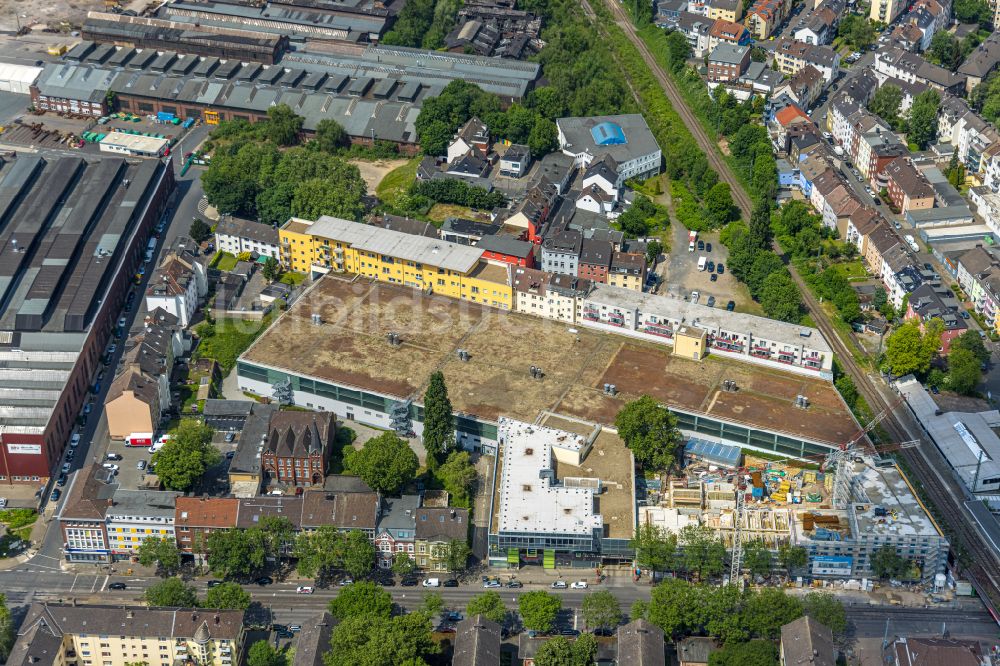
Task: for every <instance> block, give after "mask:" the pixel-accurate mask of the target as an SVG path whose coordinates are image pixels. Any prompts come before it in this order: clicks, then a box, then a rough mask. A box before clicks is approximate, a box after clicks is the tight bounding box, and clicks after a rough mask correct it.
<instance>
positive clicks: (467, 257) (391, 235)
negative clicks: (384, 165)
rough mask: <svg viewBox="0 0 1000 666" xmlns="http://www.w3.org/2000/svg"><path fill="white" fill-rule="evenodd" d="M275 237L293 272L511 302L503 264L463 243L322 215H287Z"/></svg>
mask: <svg viewBox="0 0 1000 666" xmlns="http://www.w3.org/2000/svg"><path fill="white" fill-rule="evenodd" d="M278 236H279V239H280V244H281V259H282V262H283V263H284V264H285V265H286V266H288V267H289V268H290V269H292V270H293V271H297V272H300V273H310V272H311V273H314V274H317V273H318V274H323V273H328V272H330V271H335V272H342V273H355V274H357V275H361V276H364V277H368V278H371V279H374V280H378V281H380V282H389V283H392V284H401V285H404V286H407V287H412V288H414V289H420V290H422V291H425V292H426V293H428V294H431V293H434V294H442V295H444V296H450V297H452V298H458V299H462V300H466V301H471V302H473V303H480V304H482V305H489V306H492V307H495V308H500V309H503V310H511V309H513V306H514V294H513V289H512V288H511V286H510V284H509V283H508V279H507V277H508V276H507V269H506V265H501V264H499V263H493V262H490V261H487V260H485V259H483V251H482V250H479V249H476V248H475V247H472V246H469V245H460V244H458V243H451V242H448V241H444V240H440V239H437V238H427V237H425V236H415V235H412V234H405V233H402V232H399V231H393V230H391V229H383V228H381V227H375V226H372V225H368V224H361V223H359V222H352V221H350V220H342V219H339V218H335V217H327V216H325V215H324V216H323V217H320V218H319V219H318V220H316V221H310V220H303V219H300V218H294V217H293V218H291V219H289V220H288V222H286V223H285V224H284V225H283V226H282V227H281V228H280V229H279V230H278Z"/></svg>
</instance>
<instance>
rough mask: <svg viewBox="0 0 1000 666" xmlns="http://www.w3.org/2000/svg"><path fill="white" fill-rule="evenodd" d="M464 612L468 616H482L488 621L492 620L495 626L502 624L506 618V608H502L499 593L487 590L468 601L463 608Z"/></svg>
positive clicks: (502, 604)
mask: <svg viewBox="0 0 1000 666" xmlns="http://www.w3.org/2000/svg"><path fill="white" fill-rule="evenodd" d="M465 612H466V613H468V614H469V616H470V617H471V616H473V615H482V616H483V617H485V618H486V619H488V620H493V621H494V622H496V623H497V624H503V623H504V619H505V618H506V617H507V607H506V606H504V603H503V599H501V598H500V593H499V592H496V591H494V590H487V591H486V592H483V593H482V594H477V595H476V596H474V597H472V599H470V600H469V605H468V606H466V607H465Z"/></svg>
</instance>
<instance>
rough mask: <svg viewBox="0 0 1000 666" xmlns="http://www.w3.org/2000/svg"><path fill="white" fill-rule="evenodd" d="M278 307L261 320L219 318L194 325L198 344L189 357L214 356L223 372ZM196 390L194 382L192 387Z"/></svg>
mask: <svg viewBox="0 0 1000 666" xmlns="http://www.w3.org/2000/svg"><path fill="white" fill-rule="evenodd" d="M277 316H278V311H277V310H276V309H275V310H271V311H270V312H268V313H267V314H266V315H264V319H263V320H262V321H259V322H258V321H249V320H245V319H219V320H218V321H216V322H215V324H208V323H204V324H200V325H199V326H198V327H197V328H196V329H195V333H197V335H198V338H199V343H198V348H197V349H196V350H195V352H194V354H192V357H193V358H194V359H196V360H197V359H199V358H214V359H215V360H216V361H217V362H218V364H219V365H220V366H221V367H222V370H223V374H226V373H228V372H229V371H230V370H232V369H233V368H234V367H235V366H236V358H237V357H238V356H239V355H240V354H242V353H243V352H244V351H246V350H247V348H248V347H249V346H250V345H251V344H252V343H253V341H254V340H256V339H257V336H258V335H260V334H261V333H263V332H264V330H265V329H267V327H268V326H270V325H271V322H272V321H274V319H275V317H277ZM194 389H195V390H197V386H195V387H194Z"/></svg>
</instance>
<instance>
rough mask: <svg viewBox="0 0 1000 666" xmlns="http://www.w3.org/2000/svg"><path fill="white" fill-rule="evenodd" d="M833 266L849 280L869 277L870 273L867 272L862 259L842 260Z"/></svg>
mask: <svg viewBox="0 0 1000 666" xmlns="http://www.w3.org/2000/svg"><path fill="white" fill-rule="evenodd" d="M831 268H834V269H836V270H837V272H839V273H840V274H841V275H843V276H844V277H846V278H847V279H848V280H849V281H855V280H867V279H868V273H867V272H865V267H864V264H862V263H861V260H860V259H855V260H853V261H844V262H840V263H837V264H834V265H833V266H832V267H831Z"/></svg>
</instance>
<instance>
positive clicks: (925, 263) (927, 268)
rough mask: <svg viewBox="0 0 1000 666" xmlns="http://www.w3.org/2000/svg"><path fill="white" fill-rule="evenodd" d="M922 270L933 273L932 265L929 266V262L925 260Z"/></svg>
mask: <svg viewBox="0 0 1000 666" xmlns="http://www.w3.org/2000/svg"><path fill="white" fill-rule="evenodd" d="M924 270H925V271H931V272H932V273H933V272H934V267H933V266H931V265H930V264H929V263H927V262H926V261H925V262H924Z"/></svg>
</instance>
